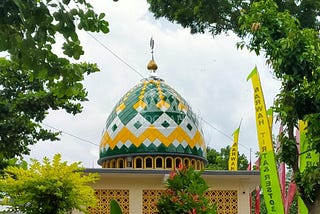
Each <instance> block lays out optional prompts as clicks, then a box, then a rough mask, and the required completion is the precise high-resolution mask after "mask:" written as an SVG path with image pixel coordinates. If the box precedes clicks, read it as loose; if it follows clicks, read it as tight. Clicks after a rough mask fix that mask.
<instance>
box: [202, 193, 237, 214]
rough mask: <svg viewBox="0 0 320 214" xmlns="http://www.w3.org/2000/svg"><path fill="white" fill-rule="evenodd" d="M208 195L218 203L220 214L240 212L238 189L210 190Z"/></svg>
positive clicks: (212, 200)
mask: <svg viewBox="0 0 320 214" xmlns="http://www.w3.org/2000/svg"><path fill="white" fill-rule="evenodd" d="M206 196H207V197H208V198H209V199H210V201H211V202H215V203H217V205H218V213H219V214H237V213H238V192H237V191H236V190H210V191H207V192H206Z"/></svg>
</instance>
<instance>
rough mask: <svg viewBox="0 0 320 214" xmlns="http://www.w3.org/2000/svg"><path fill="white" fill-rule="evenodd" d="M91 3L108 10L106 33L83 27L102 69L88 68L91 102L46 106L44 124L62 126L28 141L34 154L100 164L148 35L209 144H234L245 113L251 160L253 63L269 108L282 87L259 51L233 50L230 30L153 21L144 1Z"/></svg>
mask: <svg viewBox="0 0 320 214" xmlns="http://www.w3.org/2000/svg"><path fill="white" fill-rule="evenodd" d="M89 2H91V3H92V4H93V6H94V7H95V8H96V11H97V12H104V13H106V19H107V20H108V22H109V25H110V32H109V33H108V34H106V35H102V34H91V35H93V36H94V38H93V37H92V36H91V35H89V34H87V33H85V32H80V39H81V41H82V44H83V46H84V50H85V55H84V56H83V57H82V58H81V60H83V61H89V62H96V63H97V64H98V66H99V68H100V69H101V72H99V73H95V74H91V75H90V76H88V77H86V79H85V81H84V84H85V87H86V89H87V91H88V94H89V95H88V98H89V101H88V102H86V103H84V104H83V106H84V109H83V112H82V113H81V114H78V115H76V116H72V115H68V114H67V113H65V112H64V111H56V112H50V114H49V116H48V118H47V119H46V120H45V121H44V123H45V124H46V125H48V126H50V127H53V128H55V129H58V130H62V131H63V132H64V133H62V136H61V141H58V142H40V143H38V144H36V145H34V146H31V147H30V148H31V155H30V156H31V157H32V158H36V159H42V158H43V157H44V156H47V157H50V158H52V156H53V155H54V154H55V153H61V154H62V158H63V159H64V160H67V161H70V162H74V161H81V162H82V163H83V165H84V166H85V167H98V165H97V163H96V162H97V159H98V157H99V147H98V145H99V143H100V139H101V137H102V130H103V128H104V125H105V121H106V119H107V117H108V115H109V113H110V112H111V110H112V108H113V107H114V105H115V104H116V103H117V102H118V100H119V99H120V98H121V97H122V96H123V95H124V94H125V93H126V92H127V91H128V90H130V89H131V88H132V87H133V86H134V85H136V84H137V83H139V81H140V80H141V79H142V77H141V76H140V75H139V74H138V73H140V74H141V75H142V76H147V73H148V71H147V69H146V66H147V63H148V62H149V60H150V58H151V54H150V47H149V41H150V37H151V36H153V38H154V41H155V48H154V56H155V61H156V63H157V64H158V71H157V72H158V74H159V76H160V77H161V78H162V79H164V80H165V82H166V83H167V84H169V85H170V86H171V87H173V88H174V89H175V90H176V91H177V92H178V93H180V94H181V95H182V96H183V97H184V98H185V99H186V100H187V101H188V102H189V105H190V106H191V107H192V109H193V111H194V112H195V113H196V114H197V115H198V116H199V120H200V121H202V122H201V123H202V128H203V132H204V137H205V141H206V143H207V145H208V146H210V147H213V148H215V149H218V150H219V149H220V148H221V147H225V146H227V145H231V143H232V136H231V135H232V133H233V131H234V130H235V129H236V128H237V127H238V125H239V122H240V120H241V118H242V119H243V120H242V125H241V129H240V136H239V152H240V153H241V154H242V153H244V154H245V155H247V157H248V158H249V150H250V148H251V149H252V160H254V159H255V158H254V153H255V152H256V151H257V150H258V143H257V136H256V126H255V116H254V106H253V90H252V85H251V82H247V81H246V77H247V76H248V74H249V73H250V72H251V70H252V69H253V68H254V66H255V65H257V67H258V70H259V72H260V78H261V81H262V87H263V91H264V95H265V99H266V106H267V108H268V107H269V106H271V105H272V102H273V100H274V97H275V95H276V94H277V92H278V90H279V88H280V82H279V81H278V80H276V79H274V78H273V76H272V74H271V70H270V68H268V67H267V66H266V65H265V59H264V58H263V57H257V56H255V54H254V53H249V52H248V51H246V50H237V49H236V43H237V42H238V41H239V38H237V37H236V36H234V35H232V34H229V35H221V36H217V37H215V38H213V37H212V36H211V35H209V34H196V35H191V34H190V31H189V29H183V28H182V27H181V26H179V25H177V24H173V23H170V22H168V21H166V20H165V19H158V20H156V19H155V18H154V17H153V15H152V14H151V13H150V12H149V11H148V4H147V3H146V0H134V1H129V0H120V1H118V2H113V1H112V0H104V1H93V0H92V1H89ZM95 39H97V40H98V41H99V42H100V43H102V44H103V45H104V46H103V45H101V44H99V43H98V42H97V41H96V40H95ZM108 49H109V50H108ZM110 50H111V51H112V52H113V53H115V54H116V55H117V56H118V57H120V58H121V59H122V60H123V61H125V63H126V64H125V63H123V62H121V61H120V60H119V59H118V58H117V57H115V56H114V55H113V54H112V53H110ZM128 65H129V66H130V67H131V68H130V67H129V66H128ZM132 68H134V69H132Z"/></svg>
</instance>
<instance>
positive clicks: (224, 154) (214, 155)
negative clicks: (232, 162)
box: [206, 146, 249, 170]
mask: <svg viewBox="0 0 320 214" xmlns="http://www.w3.org/2000/svg"><path fill="white" fill-rule="evenodd" d="M229 153H230V146H226V147H225V148H221V150H220V153H219V152H217V151H216V150H215V149H213V148H210V147H208V148H207V160H208V164H207V166H206V169H209V170H228V161H229ZM248 165H249V163H248V160H247V158H246V156H245V155H244V154H241V155H240V154H239V153H238V169H239V170H247V168H248Z"/></svg>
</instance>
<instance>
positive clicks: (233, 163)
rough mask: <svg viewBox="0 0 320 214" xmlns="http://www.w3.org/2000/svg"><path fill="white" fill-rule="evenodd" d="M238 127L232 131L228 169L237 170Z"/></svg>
mask: <svg viewBox="0 0 320 214" xmlns="http://www.w3.org/2000/svg"><path fill="white" fill-rule="evenodd" d="M239 131H240V127H239V128H237V129H236V130H235V131H234V132H233V144H232V146H231V149H230V152H229V161H228V169H229V170H230V171H237V170H238V139H239Z"/></svg>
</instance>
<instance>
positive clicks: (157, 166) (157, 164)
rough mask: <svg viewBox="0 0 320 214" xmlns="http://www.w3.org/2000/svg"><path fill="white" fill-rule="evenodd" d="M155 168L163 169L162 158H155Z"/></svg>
mask: <svg viewBox="0 0 320 214" xmlns="http://www.w3.org/2000/svg"><path fill="white" fill-rule="evenodd" d="M156 168H161V169H162V168H163V158H162V157H156Z"/></svg>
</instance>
